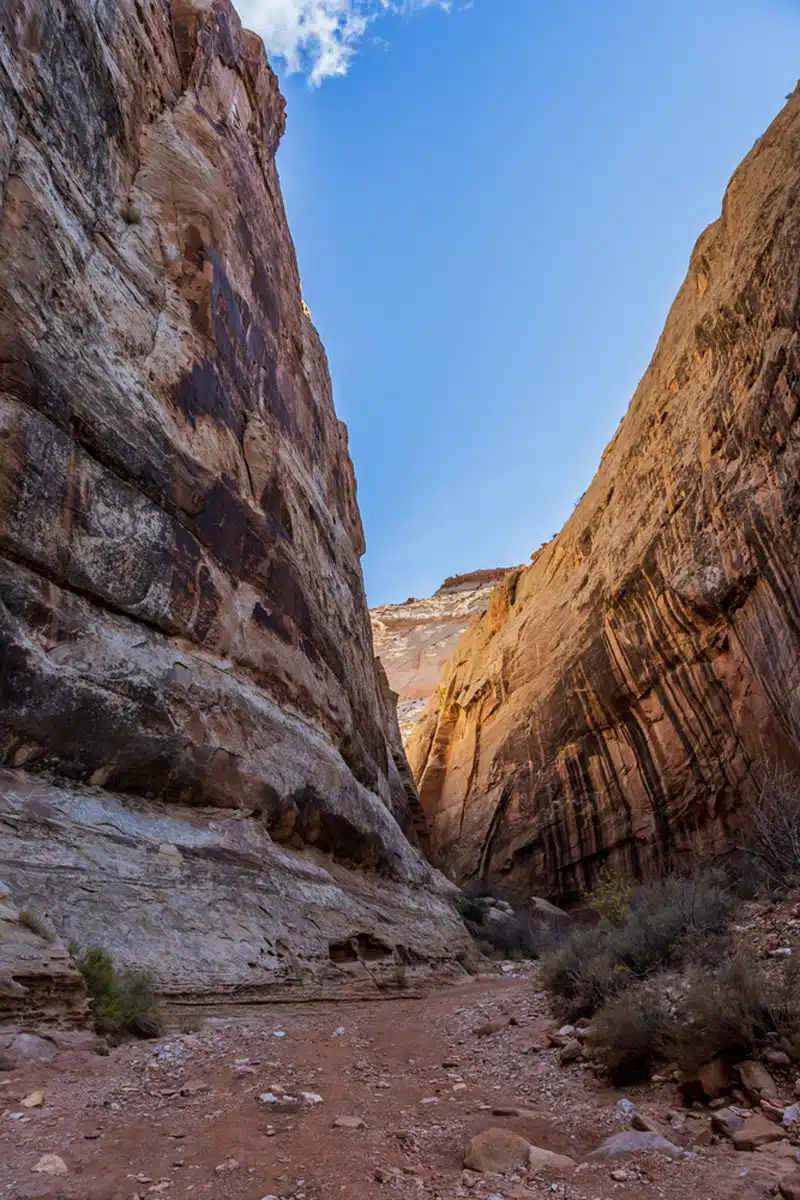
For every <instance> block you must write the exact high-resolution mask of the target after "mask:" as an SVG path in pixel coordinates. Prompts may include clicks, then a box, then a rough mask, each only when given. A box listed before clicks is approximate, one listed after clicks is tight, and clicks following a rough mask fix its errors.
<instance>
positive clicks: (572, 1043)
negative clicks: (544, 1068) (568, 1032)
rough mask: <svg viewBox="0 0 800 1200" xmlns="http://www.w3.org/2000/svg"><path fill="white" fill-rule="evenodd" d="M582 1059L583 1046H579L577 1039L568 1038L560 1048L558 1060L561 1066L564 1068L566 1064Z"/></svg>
mask: <svg viewBox="0 0 800 1200" xmlns="http://www.w3.org/2000/svg"><path fill="white" fill-rule="evenodd" d="M582 1057H583V1046H582V1045H581V1044H580V1042H579V1041H578V1039H577V1038H568V1039H567V1041H566V1042H565V1043H564V1045H563V1046H562V1047H561V1051H560V1053H559V1056H558V1059H559V1062H560V1063H561V1065H562V1066H566V1065H567V1064H568V1063H573V1062H577V1061H578V1059H579V1058H582Z"/></svg>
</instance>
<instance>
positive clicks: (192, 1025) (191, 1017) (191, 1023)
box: [180, 1012, 204, 1033]
mask: <svg viewBox="0 0 800 1200" xmlns="http://www.w3.org/2000/svg"><path fill="white" fill-rule="evenodd" d="M203 1024H204V1022H203V1018H202V1016H201V1015H200V1013H193V1012H189V1013H184V1014H183V1016H182V1017H181V1020H180V1031H181V1033H199V1032H200V1030H201V1029H202V1028H203Z"/></svg>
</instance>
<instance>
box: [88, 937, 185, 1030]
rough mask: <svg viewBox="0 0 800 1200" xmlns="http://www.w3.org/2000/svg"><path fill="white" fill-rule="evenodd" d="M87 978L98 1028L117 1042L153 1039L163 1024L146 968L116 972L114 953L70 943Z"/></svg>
mask: <svg viewBox="0 0 800 1200" xmlns="http://www.w3.org/2000/svg"><path fill="white" fill-rule="evenodd" d="M69 951H70V954H71V955H72V957H73V959H74V960H75V965H76V966H77V968H78V970H79V971H80V973H81V975H82V976H83V978H84V980H85V981H86V990H87V992H88V993H89V1007H90V1009H91V1013H92V1019H93V1021H94V1025H95V1029H96V1030H97V1032H98V1033H100V1034H102V1035H103V1036H104V1037H107V1038H108V1039H109V1041H111V1042H113V1043H114V1044H117V1043H118V1042H121V1041H123V1040H124V1038H126V1037H139V1038H152V1037H158V1035H159V1034H160V1033H161V1032H162V1031H163V1027H164V1023H163V1017H162V1013H161V1008H160V1005H159V1002H158V997H157V995H156V990H155V986H154V983H153V979H152V977H151V976H150V975H149V974H148V973H147V972H146V971H129V970H127V971H117V969H116V968H115V966H114V963H113V960H112V958H111V955H110V954H109V953H108V952H107V951H106V950H102V949H100V947H99V946H90V947H89V949H88V950H85V951H81V950H80V948H79V947H78V946H77V945H76V943H74V942H72V943H70V946H69Z"/></svg>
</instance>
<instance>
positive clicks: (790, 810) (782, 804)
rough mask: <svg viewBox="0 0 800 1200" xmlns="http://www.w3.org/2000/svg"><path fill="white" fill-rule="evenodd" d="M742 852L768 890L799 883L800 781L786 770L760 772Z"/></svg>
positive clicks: (764, 770)
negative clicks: (750, 857)
mask: <svg viewBox="0 0 800 1200" xmlns="http://www.w3.org/2000/svg"><path fill="white" fill-rule="evenodd" d="M741 848H742V849H743V850H745V851H746V852H747V853H748V854H749V855H751V856H752V857H753V858H754V859H755V861H756V863H757V864H758V867H759V868H760V871H761V873H762V875H763V878H764V882H765V883H766V885H767V887H768V888H771V889H775V888H782V887H792V886H796V885H797V884H798V883H800V777H798V775H797V774H794V773H792V772H791V771H788V770H787V769H786V768H785V767H779V766H774V765H767V766H765V767H764V768H763V770H762V778H761V783H760V786H759V791H758V796H757V797H756V799H755V802H754V803H753V804H752V805H751V807H750V809H749V812H748V820H747V825H746V827H745V831H744V834H743V838H742V846H741Z"/></svg>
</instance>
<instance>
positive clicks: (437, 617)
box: [370, 568, 508, 738]
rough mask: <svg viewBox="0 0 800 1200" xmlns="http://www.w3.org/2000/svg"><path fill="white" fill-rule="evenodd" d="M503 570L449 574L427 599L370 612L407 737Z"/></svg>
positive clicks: (483, 609)
mask: <svg viewBox="0 0 800 1200" xmlns="http://www.w3.org/2000/svg"><path fill="white" fill-rule="evenodd" d="M507 573H508V571H507V569H502V568H500V569H497V570H491V571H473V572H472V573H471V574H469V575H453V576H451V577H450V578H449V579H446V580H445V581H444V583H443V584H442V586H441V587H440V588H439V590H438V591H437V592H435V593H434V595H433V596H431V597H430V599H428V600H417V599H416V598H414V597H413V596H412V597H411V598H410V599H409V600H406V602H405V604H384V605H382V606H381V607H380V608H373V609H372V610H371V611H370V616H371V617H372V633H373V638H374V642H375V652H376V653H377V655H378V656H379V658H380V660H381V662H382V663H383V666H384V668H385V670H386V674H387V677H388V680H389V685H390V687H391V688H392V689H393V690H394V691H395V692H396V693H397V697H398V704H397V715H398V718H399V721H400V730H401V733H402V735H403V737H404V738H408V736H409V735H410V733H411V731H412V729H413V728H414V726H415V724H416V722H417V719H418V718H419V716H420V714H421V713H422V710H423V709H424V707H425V703H426V701H428V700H429V699H430V697H431V696H432V695H433V693H434V691H435V690H436V687H437V685H438V683H439V680H440V679H441V676H442V672H443V670H444V667H445V664H446V663H447V661H448V659H449V658H450V655H451V654H452V653H453V651H454V649H455V647H456V646H457V645H458V641H459V638H460V637H461V635H462V634H463V632H464V630H465V629H466V628H467V627H468V626H469V625H470V623H471V622H473V621H475V620H476V619H477V618H478V617H479V616H481V615H482V614H483V613H485V612H486V609H487V607H488V604H489V597H490V595H491V594H492V591H493V589H494V587H495V585H496V584H498V583H499V582H500V580H501V579H503V578H504V577H505V576H506V574H507Z"/></svg>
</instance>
